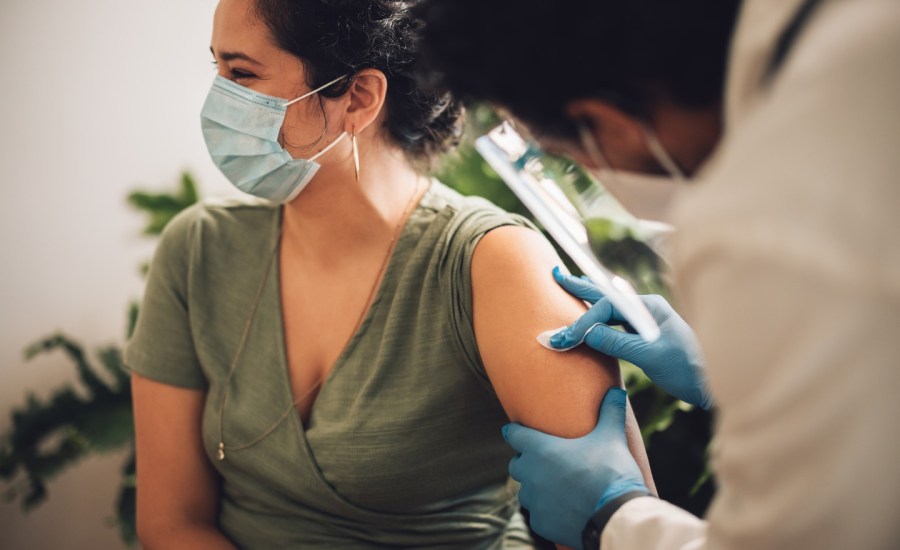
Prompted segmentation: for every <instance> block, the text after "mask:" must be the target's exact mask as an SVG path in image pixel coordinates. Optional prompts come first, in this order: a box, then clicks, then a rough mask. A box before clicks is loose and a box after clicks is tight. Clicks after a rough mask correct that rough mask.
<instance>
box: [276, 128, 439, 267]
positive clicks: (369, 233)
mask: <svg viewBox="0 0 900 550" xmlns="http://www.w3.org/2000/svg"><path fill="white" fill-rule="evenodd" d="M346 150H347V153H348V155H347V157H348V158H346V159H345V158H343V157H344V153H343V151H344V148H341V151H340V152H339V151H337V150H336V151H335V155H334V156H333V157H332V159H330V162H328V163H327V164H323V166H322V168H321V169H320V170H319V172H318V173H317V174H316V176H315V177H314V178H313V180H312V181H311V182H310V183H309V185H308V186H307V187H306V189H304V190H303V191H302V192H301V193H300V195H298V197H297V198H296V199H295V200H293V201H292V202H290V203H289V204H286V205H285V206H284V217H283V220H282V224H283V225H282V246H287V247H289V249H290V250H291V252H292V253H296V254H300V255H302V256H305V257H311V258H315V259H317V260H319V261H325V262H328V263H331V262H335V261H341V260H342V259H344V258H348V257H350V256H351V255H350V254H348V252H354V253H365V251H366V250H367V249H372V248H377V249H383V248H384V247H385V246H386V245H387V243H389V242H390V241H391V239H392V238H393V237H394V234H395V232H396V231H398V226H399V224H400V223H402V222H403V218H404V215H405V214H408V211H411V207H412V204H411V202H414V201H417V199H418V198H419V197H420V196H421V193H422V192H423V191H424V189H425V188H426V187H427V179H426V177H425V176H421V175H419V174H418V173H417V172H416V171H415V170H413V168H412V167H411V166H410V165H409V162H408V161H407V160H406V159H405V157H404V155H403V154H402V153H401V152H400V151H397V150H393V149H388V148H387V147H384V146H378V145H376V144H372V147H371V148H368V149H361V150H360V175H359V181H357V179H356V173H355V170H354V167H353V160H352V152H350V148H349V147H347V148H346ZM414 194H415V195H416V196H413V195H414ZM407 207H409V208H407Z"/></svg>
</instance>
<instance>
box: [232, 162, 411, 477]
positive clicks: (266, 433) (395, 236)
mask: <svg viewBox="0 0 900 550" xmlns="http://www.w3.org/2000/svg"><path fill="white" fill-rule="evenodd" d="M421 185H422V180H421V177H420V178H418V179H417V180H416V188H415V189H414V190H413V193H412V195H411V196H410V197H409V201H408V202H407V203H406V207H404V209H403V214H402V215H401V216H400V220H399V221H398V222H397V226H396V227H395V228H394V233H393V235H392V236H391V240H390V242H389V243H388V249H387V253H386V254H385V255H384V259H383V260H382V262H381V267H379V268H378V274H377V275H376V276H375V281H374V282H373V283H372V288H371V289H369V296H368V297H367V298H366V302H365V305H364V306H363V309H362V312H361V313H360V315H359V318H358V319H357V320H356V325H355V326H354V327H353V331H352V332H351V333H350V337H349V338H348V340H347V342H345V343H344V347H346V346H347V344H349V343H350V340H351V339H352V338H353V336H354V335H355V334H356V332H357V331H358V330H359V327H360V325H362V322H363V319H365V316H366V313H368V311H369V306H371V304H372V299H373V298H374V297H375V292H376V291H377V290H378V286H379V283H380V282H381V277H382V275H384V272H385V270H386V269H387V265H388V262H389V261H390V259H391V253H392V252H393V251H394V248H395V246H396V244H397V239H398V238H399V237H400V233H401V231H402V230H403V226H404V224H405V223H406V220H407V219H408V217H409V216H410V214H411V213H412V212H411V210H410V208H411V206H412V204H413V201H414V200H415V198H416V197H417V196H418V195H419V189H420V188H421ZM280 242H281V227H279V228H278V235H277V236H276V238H275V246H274V247H273V250H272V254H271V255H270V257H269V261H268V262H267V263H266V269H265V272H264V273H263V278H262V281H260V284H259V288H258V289H257V291H256V298H255V299H254V301H253V306H252V307H251V308H250V315H249V316H248V317H247V321H246V322H244V330H243V332H242V333H241V340H240V342H239V343H238V349H237V351H236V352H235V354H234V359H232V361H231V366H230V367H229V369H228V376H227V377H226V378H225V385H224V386H223V387H222V404H221V405H219V444H218V446H217V448H216V458H218V459H219V460H220V461H223V460H225V451H226V450H228V451H240V450H242V449H246V448H248V447H252V446H253V445H256V444H257V443H259V442H260V441H262V440H263V439H265V438H266V437H268V436H269V435H270V434H271V433H272V432H274V431H275V428H277V427H278V426H279V425H280V424H281V423H282V422H283V421H284V419H285V418H287V417H288V415H289V414H290V413H291V411H292V410H294V409H295V408H296V407H297V405H298V404H299V403H300V402H301V401H303V400H304V399H306V397H307V396H308V395H309V394H311V393H312V392H313V391H314V390H316V389H317V388H318V387H319V386H320V385H321V384H322V383H323V382H324V381H325V379H326V378H327V377H328V373H327V372H326V373H325V374H324V375H323V376H321V377H320V378H319V379H318V380H316V383H315V384H313V385H312V387H310V388H309V390H307V391H306V392H305V393H304V394H303V395H301V396H300V397H298V398H297V399H295V400H294V402H293V403H291V404H290V406H288V408H287V409H285V411H284V412H283V413H281V415H280V416H279V417H278V419H277V420H276V421H275V422H274V423H273V424H272V425H271V426H269V427H268V428H266V429H265V430H263V432H262V434H260V435H259V436H258V437H256V438H255V439H253V440H251V441H249V442H248V443H242V444H240V445H228V446H226V445H225V438H224V428H223V424H224V422H223V420H224V416H225V402H226V400H227V398H228V386H229V385H230V383H231V378H232V377H233V376H234V371H235V370H236V368H237V364H238V360H239V359H240V356H241V352H242V351H243V350H244V344H245V343H246V342H247V335H248V334H249V333H250V326H251V324H252V322H253V318H254V317H255V316H256V309H257V307H258V306H259V302H260V299H261V297H262V293H263V289H264V288H265V286H266V281H268V280H269V272H270V271H271V269H272V264H273V263H274V260H275V254H276V253H277V252H278V246H279V244H280Z"/></svg>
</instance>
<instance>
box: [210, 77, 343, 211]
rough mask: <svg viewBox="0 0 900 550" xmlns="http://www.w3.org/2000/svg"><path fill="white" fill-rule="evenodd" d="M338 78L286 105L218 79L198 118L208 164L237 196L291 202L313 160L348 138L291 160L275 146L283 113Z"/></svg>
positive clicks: (314, 169)
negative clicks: (212, 164) (308, 156)
mask: <svg viewBox="0 0 900 550" xmlns="http://www.w3.org/2000/svg"><path fill="white" fill-rule="evenodd" d="M341 78H343V77H341ZM341 78H338V79H336V80H333V81H331V82H329V83H328V84H325V85H324V86H322V87H320V88H316V89H315V90H313V91H311V92H309V93H307V94H304V95H302V96H300V97H298V98H296V99H294V100H291V101H288V100H284V99H280V98H277V97H272V96H268V95H265V94H261V93H259V92H256V91H254V90H251V89H250V88H246V87H244V86H241V85H240V84H237V83H236V82H232V81H231V80H228V79H227V78H222V77H221V76H218V75H217V76H216V78H215V80H214V81H213V84H212V88H211V89H210V90H209V95H208V96H207V98H206V103H204V104H203V110H202V111H201V113H200V121H201V126H202V128H203V138H204V139H205V140H206V147H207V149H209V154H210V155H211V156H212V159H213V162H214V163H215V164H216V166H218V167H219V170H221V171H222V173H223V174H225V177H226V178H228V181H230V182H231V183H233V184H234V185H235V186H236V187H237V188H238V189H240V190H241V191H243V192H245V193H249V194H251V195H255V196H257V197H261V198H264V199H269V200H271V201H274V202H278V203H286V202H290V201H291V200H293V199H294V198H295V197H296V196H297V195H298V194H299V193H300V191H302V190H303V189H304V188H305V187H306V186H307V185H308V184H309V182H310V180H312V178H313V176H315V175H316V172H317V171H318V170H319V164H318V163H317V162H315V160H316V159H317V158H319V157H320V156H322V155H323V154H325V153H326V152H328V151H329V150H330V149H331V148H332V147H334V146H335V145H337V144H338V143H339V142H340V141H341V140H342V139H344V138H345V137H346V136H347V132H342V133H341V135H340V136H338V137H337V138H336V139H335V140H334V141H333V142H331V143H330V144H328V146H326V147H325V148H324V149H322V150H321V151H319V152H318V153H317V154H315V155H314V156H312V157H310V158H309V159H294V158H293V157H291V155H290V154H289V153H288V152H287V151H285V150H284V147H282V146H281V144H280V143H278V135H279V133H280V132H281V126H282V124H283V123H284V117H285V115H286V114H287V108H288V106H290V105H293V104H294V103H297V102H298V101H301V100H303V99H306V98H307V97H310V96H312V95H314V94H316V93H318V92H319V91H321V90H324V89H325V88H327V87H328V86H331V85H332V84H334V83H335V82H338V81H339V80H341Z"/></svg>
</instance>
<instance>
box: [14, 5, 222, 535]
mask: <svg viewBox="0 0 900 550" xmlns="http://www.w3.org/2000/svg"><path fill="white" fill-rule="evenodd" d="M214 6H215V2H214V0H155V1H153V2H138V1H135V0H82V1H80V2H64V1H61V0H0V72H2V82H3V84H2V88H0V189H2V195H0V196H2V200H0V259H2V260H0V261H2V268H0V432H5V431H6V430H7V429H8V428H9V426H10V409H11V408H12V407H13V406H17V405H20V404H21V403H23V399H24V394H25V391H26V390H34V391H35V392H36V393H37V395H39V396H41V397H46V396H48V395H49V394H50V393H51V392H52V390H53V389H55V388H57V387H59V386H60V385H61V384H63V383H64V382H66V381H68V380H72V379H73V378H74V377H73V371H72V368H71V366H70V364H69V363H68V362H67V361H66V360H65V359H63V358H62V357H60V356H56V355H52V356H46V357H42V358H40V359H38V360H34V361H31V362H29V363H27V364H26V363H25V362H24V361H23V359H22V349H23V348H24V347H25V345H26V344H28V343H30V342H32V341H34V340H36V339H38V338H40V337H42V336H45V335H48V334H50V333H52V332H55V331H58V330H59V331H64V332H65V333H66V334H69V335H71V336H73V337H75V338H76V339H78V340H80V341H82V342H84V343H85V344H87V345H88V347H90V348H91V349H94V348H96V347H98V346H102V345H107V344H111V343H121V342H122V338H123V332H124V329H125V309H126V305H127V303H128V301H129V300H130V299H132V298H137V297H139V296H140V293H141V289H142V279H141V277H140V275H139V274H138V271H137V266H138V264H139V263H140V262H141V261H143V260H146V259H148V258H149V256H150V254H151V252H152V246H153V242H152V240H148V239H146V238H144V237H142V236H141V235H140V230H141V227H142V223H143V219H142V218H141V216H140V215H139V214H138V213H137V212H135V211H133V210H131V209H130V208H129V207H128V206H127V205H126V203H125V196H126V194H127V193H128V192H129V191H130V190H133V189H134V188H136V187H141V188H150V189H159V190H162V189H165V188H171V187H172V186H173V185H174V184H175V182H176V181H177V178H178V175H179V173H180V171H181V170H184V169H189V170H191V171H192V172H193V173H194V174H195V175H196V176H197V178H198V179H199V181H200V184H201V191H202V192H203V194H205V195H212V194H221V193H225V192H230V188H229V186H228V184H227V183H225V182H224V180H223V178H222V177H221V175H219V173H218V171H217V170H216V169H215V167H214V166H213V165H212V163H211V162H210V160H209V158H208V156H207V153H206V149H205V146H204V145H203V139H202V136H201V134H200V130H199V111H200V107H201V105H202V103H203V100H204V99H205V97H206V92H207V90H208V89H209V85H210V83H211V81H212V78H213V74H214V73H213V68H212V65H211V64H210V60H211V56H210V54H209V51H208V48H209V34H210V29H211V19H212V11H213V9H214ZM121 462H122V457H121V456H118V457H109V458H106V459H102V460H93V461H90V462H86V463H83V464H81V465H80V466H79V467H78V468H76V469H75V470H72V471H71V472H67V473H66V474H64V476H63V477H62V478H61V479H59V480H58V481H56V482H54V483H53V484H51V485H50V487H49V492H50V498H49V500H48V502H47V503H45V504H44V505H43V506H42V507H40V508H38V509H37V510H36V511H35V512H33V513H32V514H31V515H30V516H28V517H25V516H22V515H21V514H20V512H19V510H18V508H17V507H15V506H13V505H9V504H0V548H10V549H26V548H27V549H30V548H91V549H94V548H116V547H118V546H119V543H118V539H117V535H116V533H115V532H114V531H113V530H112V529H111V528H110V527H109V526H108V522H107V519H108V518H110V517H112V515H113V504H114V498H115V494H116V490H117V484H118V481H119V469H120V466H121ZM0 488H2V484H0Z"/></svg>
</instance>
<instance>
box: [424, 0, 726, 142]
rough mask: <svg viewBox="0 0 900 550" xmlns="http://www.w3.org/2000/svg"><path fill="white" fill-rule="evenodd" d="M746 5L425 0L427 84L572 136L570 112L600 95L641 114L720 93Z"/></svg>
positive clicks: (661, 0)
mask: <svg viewBox="0 0 900 550" xmlns="http://www.w3.org/2000/svg"><path fill="white" fill-rule="evenodd" d="M740 3H741V2H740V0H683V1H675V0H554V1H545V0H424V1H423V2H422V3H421V5H420V6H418V7H417V9H416V13H417V14H418V15H419V16H420V17H421V18H422V19H423V21H424V25H425V28H424V31H423V35H422V36H423V44H422V48H421V51H422V55H423V61H424V64H425V67H424V69H425V70H426V74H427V75H428V80H430V81H431V82H437V83H438V84H440V85H441V86H444V87H446V88H448V89H449V90H451V91H452V92H453V93H455V94H456V95H457V96H458V97H462V98H464V99H478V100H487V101H490V102H493V103H497V104H500V105H502V106H503V107H505V108H507V109H509V110H510V111H511V112H512V113H513V114H514V115H516V116H517V117H519V118H521V119H522V120H524V121H525V122H526V123H529V124H533V125H535V126H536V128H537V129H539V130H540V131H542V132H546V133H550V134H555V135H558V136H562V137H571V136H573V135H574V131H575V129H574V125H573V124H572V123H571V122H570V121H569V120H567V117H566V116H565V113H564V109H565V106H566V105H567V104H568V103H569V102H570V101H571V100H573V99H580V98H590V97H596V98H602V99H605V100H607V101H610V102H611V103H613V104H615V105H616V106H617V107H619V108H620V109H623V110H624V111H626V112H629V113H630V114H632V115H635V116H641V115H646V113H647V110H648V109H647V107H648V106H650V105H653V104H654V102H655V101H656V100H657V99H658V98H660V97H662V96H665V97H667V98H668V99H670V100H671V101H674V102H675V103H677V104H679V105H681V106H684V107H688V108H701V107H709V106H712V105H715V104H717V103H718V102H719V101H720V100H721V97H722V94H723V87H724V80H725V64H726V58H727V54H728V50H729V45H730V41H731V36H732V33H733V28H734V22H735V19H736V16H737V11H738V8H739V6H740Z"/></svg>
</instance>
